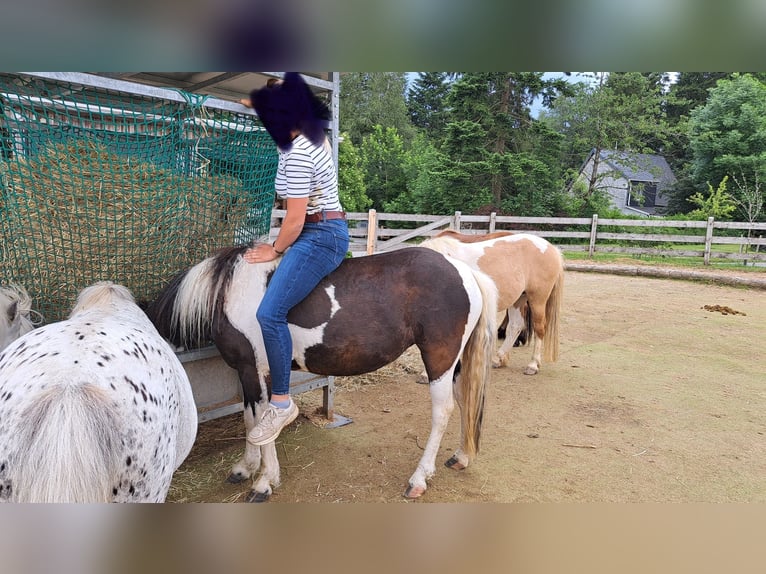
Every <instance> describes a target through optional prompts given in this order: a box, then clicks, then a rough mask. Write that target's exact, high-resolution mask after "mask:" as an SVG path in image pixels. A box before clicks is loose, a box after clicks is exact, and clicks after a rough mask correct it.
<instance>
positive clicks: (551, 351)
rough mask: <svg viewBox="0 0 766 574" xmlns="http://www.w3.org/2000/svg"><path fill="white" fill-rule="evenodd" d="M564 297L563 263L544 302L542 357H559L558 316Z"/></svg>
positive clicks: (549, 359)
mask: <svg viewBox="0 0 766 574" xmlns="http://www.w3.org/2000/svg"><path fill="white" fill-rule="evenodd" d="M563 299H564V265H563V263H562V265H561V269H560V270H559V276H558V278H557V279H556V283H555V285H554V286H553V290H552V291H551V294H550V297H548V301H546V303H545V323H546V325H545V336H544V337H543V358H545V360H546V361H556V360H558V358H559V317H560V316H561V305H562V301H563Z"/></svg>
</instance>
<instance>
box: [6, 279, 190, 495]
mask: <svg viewBox="0 0 766 574" xmlns="http://www.w3.org/2000/svg"><path fill="white" fill-rule="evenodd" d="M196 434H197V408H196V405H195V403H194V397H193V396H192V391H191V386H190V384H189V379H188V377H187V376H186V371H185V370H184V368H183V366H182V365H181V363H180V361H179V360H178V358H177V357H176V355H175V353H174V352H173V350H172V349H171V348H170V345H168V343H167V342H166V341H165V340H164V339H162V337H160V335H159V334H158V333H157V330H156V329H155V328H154V326H153V325H152V324H151V322H150V321H149V320H148V319H147V317H146V315H145V314H144V313H143V311H141V309H139V307H138V306H137V305H136V304H135V302H134V300H133V296H132V295H131V293H130V291H128V289H127V288H125V287H123V286H121V285H115V284H112V283H97V284H95V285H92V286H90V287H87V288H85V289H83V290H82V291H81V292H80V294H79V296H78V298H77V302H76V304H75V306H74V309H73V310H72V312H71V314H70V316H69V318H68V319H67V320H66V321H61V322H58V323H51V324H48V325H45V326H43V327H39V328H37V329H35V330H33V331H31V332H30V333H27V334H26V335H24V336H22V337H20V338H19V339H16V340H15V341H14V342H13V343H11V344H10V345H9V346H8V347H7V348H6V349H5V350H3V351H2V352H0V500H2V501H9V502H86V503H87V502H162V501H164V500H165V497H166V495H167V492H168V489H169V487H170V480H171V478H172V476H173V471H174V470H175V469H176V468H177V467H178V466H179V465H180V464H181V462H182V461H183V460H184V459H185V458H186V456H187V455H188V454H189V451H190V450H191V447H192V445H193V443H194V439H195V437H196Z"/></svg>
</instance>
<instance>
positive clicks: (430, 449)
mask: <svg viewBox="0 0 766 574" xmlns="http://www.w3.org/2000/svg"><path fill="white" fill-rule="evenodd" d="M453 370H454V368H453V369H449V370H448V371H447V372H446V373H444V374H443V375H442V376H441V377H439V378H438V379H437V380H436V381H434V382H432V383H431V384H430V387H429V390H430V393H431V433H430V434H429V435H428V441H427V442H426V447H425V450H424V451H423V455H422V456H421V457H420V461H419V462H418V466H417V468H416V469H415V472H414V473H413V474H412V476H411V477H410V480H409V486H408V488H407V490H405V492H404V496H405V497H406V498H418V497H419V496H421V495H422V494H423V493H424V492H425V491H426V488H428V485H427V481H428V480H429V479H430V478H431V477H432V476H433V475H434V474H435V473H436V455H437V454H438V452H439V446H440V445H441V441H442V437H443V436H444V431H445V430H446V429H447V423H448V422H449V418H450V415H451V414H452V411H453V409H454V408H455V402H454V399H453V396H452V373H453Z"/></svg>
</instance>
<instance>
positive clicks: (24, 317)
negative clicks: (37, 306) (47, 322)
mask: <svg viewBox="0 0 766 574" xmlns="http://www.w3.org/2000/svg"><path fill="white" fill-rule="evenodd" d="M14 303H16V319H15V321H19V323H20V330H19V334H20V335H23V334H25V333H28V332H29V331H31V330H32V329H34V328H35V327H36V326H37V325H40V324H42V322H43V316H42V315H41V314H40V313H38V312H37V311H35V310H33V309H32V297H30V296H29V293H28V292H27V290H26V289H25V288H24V287H23V286H21V285H19V284H17V283H9V284H8V285H6V286H4V287H0V318H4V317H6V313H5V311H6V310H8V309H9V308H10V306H11V305H13V304H14Z"/></svg>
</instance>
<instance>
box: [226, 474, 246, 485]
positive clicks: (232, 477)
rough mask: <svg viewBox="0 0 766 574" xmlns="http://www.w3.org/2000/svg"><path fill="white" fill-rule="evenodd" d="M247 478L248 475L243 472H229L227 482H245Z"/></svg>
mask: <svg viewBox="0 0 766 574" xmlns="http://www.w3.org/2000/svg"><path fill="white" fill-rule="evenodd" d="M246 480H247V477H246V476H245V475H244V474H242V473H241V472H232V473H231V474H229V476H227V477H226V482H230V483H231V484H239V483H240V482H245V481H246Z"/></svg>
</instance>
